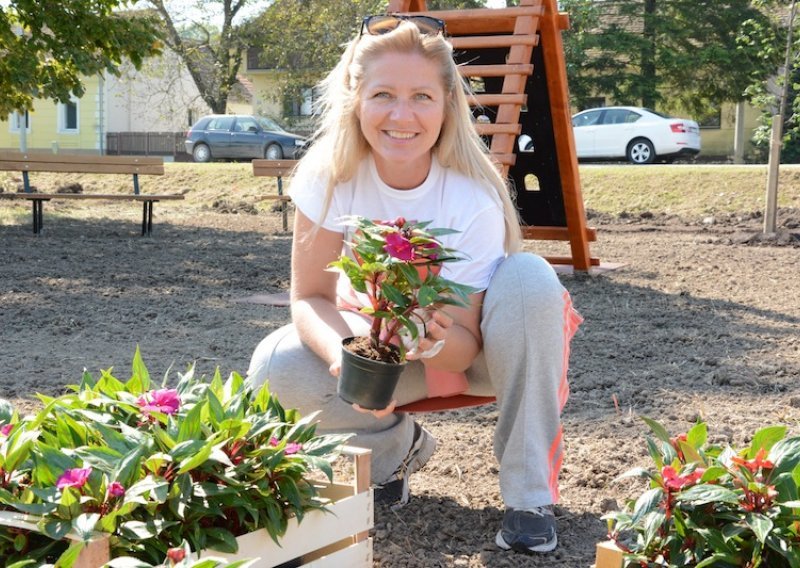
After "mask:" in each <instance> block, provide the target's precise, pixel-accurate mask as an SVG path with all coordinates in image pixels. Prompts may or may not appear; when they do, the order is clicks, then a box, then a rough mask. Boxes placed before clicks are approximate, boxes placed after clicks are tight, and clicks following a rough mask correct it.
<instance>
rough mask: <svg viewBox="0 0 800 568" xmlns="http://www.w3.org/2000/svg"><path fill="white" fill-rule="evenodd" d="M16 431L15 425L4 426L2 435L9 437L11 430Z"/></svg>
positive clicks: (0, 429)
mask: <svg viewBox="0 0 800 568" xmlns="http://www.w3.org/2000/svg"><path fill="white" fill-rule="evenodd" d="M13 429H14V425H13V424H4V425H3V427H2V428H0V434H2V435H3V436H8V435H9V434H10V433H11V430H13Z"/></svg>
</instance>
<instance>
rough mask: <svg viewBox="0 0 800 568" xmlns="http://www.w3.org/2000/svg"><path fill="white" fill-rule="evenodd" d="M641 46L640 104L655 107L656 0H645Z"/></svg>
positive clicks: (656, 96)
mask: <svg viewBox="0 0 800 568" xmlns="http://www.w3.org/2000/svg"><path fill="white" fill-rule="evenodd" d="M643 26H644V27H643V30H642V35H643V36H644V46H643V48H642V65H641V68H642V85H643V87H644V88H643V90H642V106H644V107H647V108H655V106H656V100H657V98H658V94H657V92H656V90H657V87H656V86H657V84H658V82H657V77H656V40H657V37H656V0H645V2H644V17H643Z"/></svg>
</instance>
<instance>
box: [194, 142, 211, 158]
mask: <svg viewBox="0 0 800 568" xmlns="http://www.w3.org/2000/svg"><path fill="white" fill-rule="evenodd" d="M192 157H193V158H194V161H195V162H203V163H204V162H210V161H211V150H210V149H209V148H208V146H206V145H205V144H197V145H195V147H194V150H192Z"/></svg>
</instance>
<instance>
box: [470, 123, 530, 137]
mask: <svg viewBox="0 0 800 568" xmlns="http://www.w3.org/2000/svg"><path fill="white" fill-rule="evenodd" d="M475 130H477V131H478V134H481V135H485V136H491V135H492V134H519V133H520V132H522V125H521V124H520V123H517V124H480V123H478V124H476V125H475Z"/></svg>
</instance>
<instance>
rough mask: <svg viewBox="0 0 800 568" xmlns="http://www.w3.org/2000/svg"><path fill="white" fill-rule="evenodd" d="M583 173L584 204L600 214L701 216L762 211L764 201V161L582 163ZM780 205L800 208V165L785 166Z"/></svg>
mask: <svg viewBox="0 0 800 568" xmlns="http://www.w3.org/2000/svg"><path fill="white" fill-rule="evenodd" d="M580 176H581V186H582V191H583V199H584V204H585V206H586V208H587V209H593V210H595V211H599V212H602V213H610V214H619V213H620V212H623V211H627V212H629V213H641V212H644V211H650V212H653V213H666V214H675V215H679V216H698V215H707V214H712V213H723V212H751V211H761V210H763V209H764V207H765V202H766V184H767V166H765V165H760V166H732V165H696V166H695V165H675V166H672V165H670V166H661V165H653V166H619V165H615V166H611V165H582V166H581V167H580ZM778 206H779V207H795V208H800V166H797V165H784V166H781V168H780V177H779V185H778Z"/></svg>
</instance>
